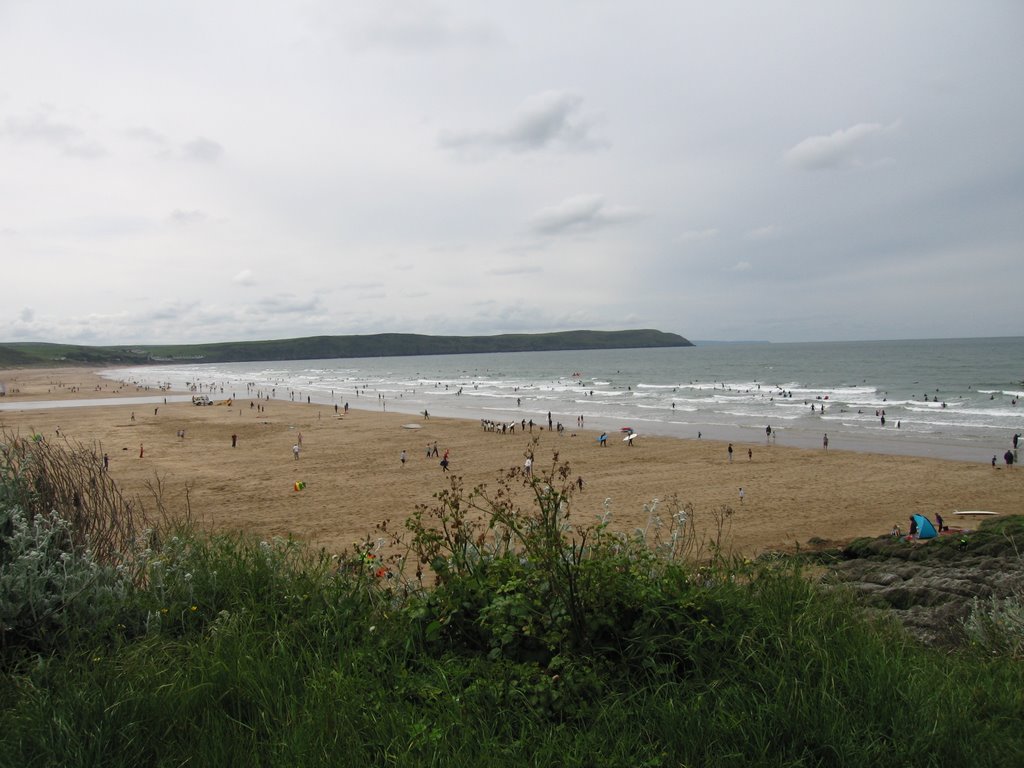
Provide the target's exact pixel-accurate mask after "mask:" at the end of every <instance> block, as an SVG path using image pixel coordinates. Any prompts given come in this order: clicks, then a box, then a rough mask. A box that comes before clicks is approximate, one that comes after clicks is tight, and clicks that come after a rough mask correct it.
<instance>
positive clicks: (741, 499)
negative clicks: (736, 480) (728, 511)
mask: <svg viewBox="0 0 1024 768" xmlns="http://www.w3.org/2000/svg"><path fill="white" fill-rule="evenodd" d="M746 495H747V494H745V493H744V492H743V486H742V485H741V486H740V504H742V503H743V499H744V497H745V496H746Z"/></svg>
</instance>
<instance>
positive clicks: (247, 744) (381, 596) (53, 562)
mask: <svg viewBox="0 0 1024 768" xmlns="http://www.w3.org/2000/svg"><path fill="white" fill-rule="evenodd" d="M3 443H4V449H3V454H2V455H0V622H2V626H0V663H2V669H3V677H2V680H3V682H2V686H0V765H4V766H7V765H10V766H15V765H17V766H48V765H61V766H96V765H104V766H119V765H123V766H132V767H133V768H135V767H136V766H147V765H154V766H163V765H168V766H170V765H185V764H190V765H261V766H278V765H280V766H297V765H301V766H318V765H325V766H326V765H330V766H338V765H353V766H369V765H396V766H417V767H419V766H429V765H476V766H504V765H508V766H517V768H518V767H519V766H523V765H559V766H682V765H695V766H696V765H700V766H718V765H721V766H736V765H759V766H761V765H766V766H828V765H843V766H872V768H874V767H875V766H878V765H901V766H939V765H972V766H1006V765H1019V764H1022V762H1024V732H1022V729H1021V728H1020V718H1021V714H1022V712H1024V667H1022V665H1021V651H1022V647H1021V644H1020V637H1021V628H1020V626H1019V625H1017V626H1016V627H1015V626H1014V625H1013V623H1012V621H1007V620H1006V616H1007V615H1008V614H1007V611H1009V614H1012V613H1013V610H1015V609H1016V610H1018V614H1017V615H1018V616H1019V607H1020V604H1019V602H1018V603H1017V604H1016V607H1014V606H1007V605H1005V604H1004V605H1001V606H998V607H993V606H985V607H979V611H982V612H983V613H984V615H985V616H986V617H987V620H986V621H984V622H981V623H982V624H984V627H985V632H984V633H979V634H977V635H976V636H974V641H973V642H971V643H968V644H965V645H964V646H963V647H960V648H957V649H936V648H930V647H923V646H921V645H920V644H918V643H917V642H915V641H914V640H913V639H911V638H910V637H909V636H908V635H907V634H905V633H904V632H903V631H902V629H901V628H900V627H899V626H898V625H896V624H895V622H892V621H887V620H886V619H884V618H873V619H869V618H867V616H866V614H865V613H864V612H863V610H862V609H861V608H860V607H859V606H858V605H857V604H856V603H855V602H854V600H853V598H852V597H851V595H849V594H848V593H845V592H844V591H842V590H836V589H831V590H825V589H823V588H822V587H820V586H819V585H818V584H817V582H816V580H815V579H813V578H811V577H810V575H811V574H810V573H809V572H808V569H809V568H810V567H811V566H808V565H807V564H806V563H805V562H804V561H803V560H802V559H801V558H799V557H779V558H772V559H765V560H762V561H757V562H750V561H744V560H738V559H735V558H732V557H730V556H729V555H728V553H727V552H725V551H723V549H722V546H721V539H720V538H714V537H712V540H710V541H703V540H702V541H698V540H696V538H695V536H694V535H693V516H694V515H695V514H697V512H695V511H694V510H693V509H692V508H691V507H689V506H687V505H685V504H682V503H678V502H676V501H674V500H670V501H668V502H661V503H652V504H651V507H650V509H649V512H650V524H649V525H648V526H647V528H646V529H645V530H641V531H635V532H633V533H631V534H624V533H621V532H616V531H615V530H614V526H613V525H612V522H613V521H612V520H610V519H605V520H602V521H600V522H597V523H595V524H593V525H590V526H579V525H577V524H576V523H575V521H574V520H573V517H572V501H573V493H574V486H573V484H572V481H571V478H573V477H574V476H575V475H574V474H573V473H572V472H571V471H570V470H569V468H568V467H567V466H565V465H564V464H562V463H560V461H559V459H558V457H557V456H554V457H552V460H551V461H550V463H549V464H548V465H546V466H545V467H539V466H537V465H536V464H535V466H534V470H533V474H532V475H531V476H526V475H524V473H523V472H522V471H521V470H519V469H518V468H517V469H513V470H510V471H509V472H508V473H506V474H505V475H504V476H502V477H499V478H496V479H495V482H494V484H493V485H492V486H488V487H478V488H473V489H468V488H464V487H462V485H461V483H460V481H459V479H458V478H452V479H451V481H450V484H449V485H448V486H447V487H445V488H443V489H441V490H439V491H438V493H437V494H436V495H435V497H434V503H433V504H431V505H428V506H424V507H422V508H420V509H419V510H418V511H417V512H416V514H414V515H413V516H412V517H410V518H409V519H408V520H404V521H401V522H399V523H397V524H395V523H385V522H382V523H381V525H380V526H379V527H378V528H377V529H376V530H375V531H373V532H372V533H371V534H370V535H369V536H368V537H367V539H366V541H365V542H363V543H361V544H360V545H358V546H356V547H355V548H353V550H352V551H350V552H347V553H331V552H326V551H322V550H320V551H316V550H311V549H310V548H308V547H306V546H304V545H303V544H302V543H300V542H297V541H294V540H283V539H278V540H272V541H260V540H256V539H252V538H249V537H247V536H245V535H243V534H236V535H223V534H217V535H213V534H208V533H205V532H203V531H201V530H199V529H198V528H197V527H196V526H195V525H194V524H193V523H192V522H191V521H190V520H189V519H187V518H186V519H167V518H166V517H165V516H164V515H163V514H162V508H161V504H160V488H159V483H154V487H153V491H154V493H153V496H152V498H150V499H147V500H142V499H137V498H136V499H127V498H125V497H124V496H122V495H121V494H120V493H119V492H118V490H117V488H116V487H114V486H113V483H112V481H111V480H110V479H109V477H107V476H106V474H105V473H104V472H103V470H102V462H101V461H100V460H99V458H98V456H97V455H96V452H95V451H94V450H92V449H91V448H89V447H87V446H77V447H74V446H66V445H64V446H51V445H48V444H47V443H45V442H44V441H33V440H24V439H18V438H15V437H13V436H11V435H4V436H3ZM523 489H525V490H526V491H527V495H528V496H529V498H530V500H531V503H529V504H525V505H521V504H519V503H517V502H516V501H515V499H518V498H521V497H522V495H521V494H520V493H519V491H520V490H523ZM513 490H515V491H516V492H515V493H513ZM708 514H711V515H714V516H715V517H716V520H718V521H720V523H721V525H720V526H719V531H721V530H722V525H725V524H727V520H728V516H729V514H730V510H729V509H728V508H722V509H719V510H715V511H712V512H710V513H708ZM996 608H998V610H996ZM975 624H976V625H977V624H978V622H975Z"/></svg>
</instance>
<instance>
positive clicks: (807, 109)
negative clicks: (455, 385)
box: [0, 0, 1024, 344]
mask: <svg viewBox="0 0 1024 768" xmlns="http://www.w3.org/2000/svg"><path fill="white" fill-rule="evenodd" d="M1022 275H1024V2H1019V0H1006V1H1005V2H995V1H988V2H986V1H985V0H972V2H962V1H960V0H957V1H956V2H942V1H941V0H938V1H937V0H922V1H921V2H901V1H899V0H885V1H884V2H870V1H867V2H865V1H864V0H857V1H855V2H854V1H851V2H838V1H837V2H817V1H814V2H744V3H739V2H721V1H720V0H715V1H714V2H711V1H710V0H699V1H695V2H687V1H685V0H676V1H674V2H644V1H643V0H635V1H634V2H601V1H600V0H587V1H585V2H584V1H583V0H580V1H579V2H555V1H554V0H547V1H546V2H533V1H532V0H517V2H513V3H487V2H477V1H472V2H471V1H469V0H466V1H465V2H456V1H454V0H452V1H450V2H449V1H445V0H415V1H410V2H387V1H379V0H377V1H374V2H340V1H338V0H325V2H316V1H314V0H309V1H303V0H295V1H294V2H263V1H261V0H245V1H242V0H239V1H238V2H225V1H223V0H201V1H197V2H190V1H188V0H175V1H174V2H170V1H166V2H161V1H159V0H146V2H139V1H138V0H123V1H121V2H116V1H113V0H90V1H89V2H75V1H74V0H67V1H66V2H54V1H53V0H24V1H23V0H0V287H2V292H0V341H34V340H38V341H59V342H71V343H80V344H122V343H147V342H149V343H174V342H207V341H227V340H238V339H263V338H284V337H292V336H310V335H319V334H364V333H377V332H411V333H428V334H494V333H512V332H541V331H557V330H570V329H577V328H592V329H606V330H611V329H625V328H658V329H661V330H665V331H672V332H676V333H680V334H682V335H684V336H686V337H687V338H690V339H698V340H701V339H722V340H735V339H766V340H771V341H809V340H834V339H892V338H921V337H959V336H997V335H1020V334H1021V333H1022V330H1021V329H1022V327H1024V326H1022V318H1024V290H1022V289H1024V276H1022Z"/></svg>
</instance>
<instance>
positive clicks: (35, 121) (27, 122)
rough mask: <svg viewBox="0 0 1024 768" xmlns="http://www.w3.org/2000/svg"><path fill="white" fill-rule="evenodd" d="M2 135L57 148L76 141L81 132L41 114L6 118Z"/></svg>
mask: <svg viewBox="0 0 1024 768" xmlns="http://www.w3.org/2000/svg"><path fill="white" fill-rule="evenodd" d="M3 134H4V135H5V136H9V137H10V138H12V139H14V140H16V141H41V142H45V143H47V144H53V145H56V146H59V147H63V146H66V145H67V144H68V143H70V142H72V141H77V140H78V139H79V137H81V135H82V131H81V130H79V129H78V128H76V127H75V126H73V125H70V124H68V123H60V122H55V121H53V120H51V119H50V118H49V117H47V116H46V115H43V114H36V115H33V116H32V117H8V118H7V119H6V120H5V121H4V127H3Z"/></svg>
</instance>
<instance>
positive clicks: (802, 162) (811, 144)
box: [783, 121, 899, 171]
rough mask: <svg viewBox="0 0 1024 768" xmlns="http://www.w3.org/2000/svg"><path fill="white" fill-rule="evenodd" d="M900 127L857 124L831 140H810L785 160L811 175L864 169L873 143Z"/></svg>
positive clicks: (821, 137)
mask: <svg viewBox="0 0 1024 768" xmlns="http://www.w3.org/2000/svg"><path fill="white" fill-rule="evenodd" d="M898 127H899V121H896V122H895V123H891V124H889V125H882V124H881V123H857V124H856V125H852V126H850V127H849V128H843V129H840V130H838V131H834V132H832V133H830V134H829V135H827V136H809V137H807V138H806V139H804V140H803V141H801V142H799V143H798V144H796V146H794V147H791V148H790V149H789V150H787V151H786V153H785V155H784V156H783V158H784V160H785V161H786V163H788V164H789V165H791V166H794V167H796V168H801V169H803V170H809V171H813V170H820V169H823V168H840V167H843V166H849V165H861V164H864V160H863V154H864V152H865V151H866V150H867V147H868V144H869V142H870V141H871V140H872V139H874V138H876V137H878V136H880V135H882V134H885V133H888V132H890V131H894V130H896V129H897V128H898Z"/></svg>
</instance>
